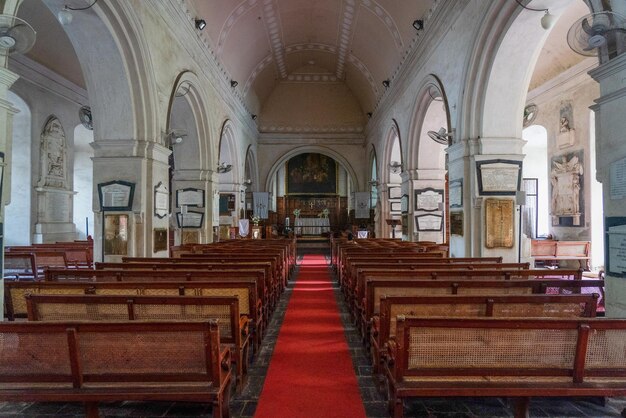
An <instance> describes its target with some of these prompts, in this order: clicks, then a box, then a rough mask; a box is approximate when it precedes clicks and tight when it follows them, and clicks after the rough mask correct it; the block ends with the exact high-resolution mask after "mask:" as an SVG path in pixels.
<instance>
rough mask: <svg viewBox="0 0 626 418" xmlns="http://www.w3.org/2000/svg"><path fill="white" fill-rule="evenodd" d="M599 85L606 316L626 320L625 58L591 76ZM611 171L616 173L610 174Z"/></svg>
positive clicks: (597, 108)
mask: <svg viewBox="0 0 626 418" xmlns="http://www.w3.org/2000/svg"><path fill="white" fill-rule="evenodd" d="M589 74H590V75H591V76H592V77H593V78H594V79H595V80H596V81H597V82H598V83H600V93H601V96H600V98H598V99H596V104H595V105H594V106H592V107H591V108H592V110H594V111H595V112H596V141H597V142H596V144H597V148H596V149H597V152H596V161H597V165H596V167H597V173H596V178H597V179H598V181H600V182H601V183H602V189H603V203H604V227H605V230H607V228H608V231H609V234H608V235H609V245H607V246H606V247H605V269H606V282H605V286H606V315H607V316H609V317H620V318H626V280H625V279H624V277H620V275H623V273H624V271H626V267H624V266H626V251H624V245H626V210H625V209H624V208H625V207H626V193H623V190H624V188H625V187H626V184H625V182H624V180H623V179H624V175H626V143H625V142H624V132H626V119H625V118H624V109H625V108H626V84H625V83H624V80H625V79H626V54H621V55H619V56H618V57H617V58H614V59H612V60H610V61H608V62H605V63H603V64H602V65H600V66H599V67H598V68H596V69H594V70H592V71H591V72H590V73H589ZM611 171H612V172H613V173H611Z"/></svg>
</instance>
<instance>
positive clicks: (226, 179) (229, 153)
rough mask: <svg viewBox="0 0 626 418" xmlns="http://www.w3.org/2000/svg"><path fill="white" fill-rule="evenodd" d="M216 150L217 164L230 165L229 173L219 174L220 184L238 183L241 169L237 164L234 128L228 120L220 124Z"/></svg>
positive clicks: (237, 154) (237, 156) (237, 150)
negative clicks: (217, 152)
mask: <svg viewBox="0 0 626 418" xmlns="http://www.w3.org/2000/svg"><path fill="white" fill-rule="evenodd" d="M218 149H219V155H218V160H219V164H222V163H224V164H230V165H231V167H232V169H231V170H230V171H229V172H227V173H220V174H219V176H220V183H237V182H240V180H241V176H240V173H241V172H242V169H243V167H242V165H241V164H240V162H239V149H238V147H237V138H235V127H234V125H233V122H232V121H231V120H229V119H227V120H226V121H225V122H224V123H223V124H222V132H221V133H220V141H219V145H218Z"/></svg>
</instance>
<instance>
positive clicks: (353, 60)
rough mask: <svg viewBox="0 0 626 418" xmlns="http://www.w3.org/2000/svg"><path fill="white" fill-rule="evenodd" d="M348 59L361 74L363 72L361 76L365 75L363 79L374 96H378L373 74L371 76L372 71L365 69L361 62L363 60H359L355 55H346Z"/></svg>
mask: <svg viewBox="0 0 626 418" xmlns="http://www.w3.org/2000/svg"><path fill="white" fill-rule="evenodd" d="M348 61H350V62H351V63H352V64H353V65H354V67H355V68H356V69H357V70H359V71H360V72H361V74H363V77H365V79H366V80H367V81H368V82H369V83H370V86H371V87H372V91H373V92H374V96H378V87H377V85H376V83H375V82H374V76H372V73H371V72H370V70H368V69H367V67H366V66H365V64H363V62H362V61H361V60H359V59H358V58H357V57H356V55H352V54H350V55H349V56H348Z"/></svg>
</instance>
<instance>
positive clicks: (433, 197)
mask: <svg viewBox="0 0 626 418" xmlns="http://www.w3.org/2000/svg"><path fill="white" fill-rule="evenodd" d="M441 203H443V190H441V189H433V188H430V187H428V188H425V189H417V190H415V210H423V211H425V212H433V211H436V210H441V209H440V208H439V205H440V204H441Z"/></svg>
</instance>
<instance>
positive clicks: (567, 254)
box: [530, 239, 591, 270]
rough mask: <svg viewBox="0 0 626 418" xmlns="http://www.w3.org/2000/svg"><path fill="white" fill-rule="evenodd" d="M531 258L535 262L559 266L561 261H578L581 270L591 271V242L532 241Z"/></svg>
mask: <svg viewBox="0 0 626 418" xmlns="http://www.w3.org/2000/svg"><path fill="white" fill-rule="evenodd" d="M530 256H531V257H533V258H534V259H535V261H541V262H550V263H552V264H553V265H557V266H558V262H559V261H566V260H576V261H578V263H579V265H580V268H584V269H585V270H589V259H590V256H591V243H590V242H589V241H556V240H537V239H534V240H532V241H531V247H530Z"/></svg>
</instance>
